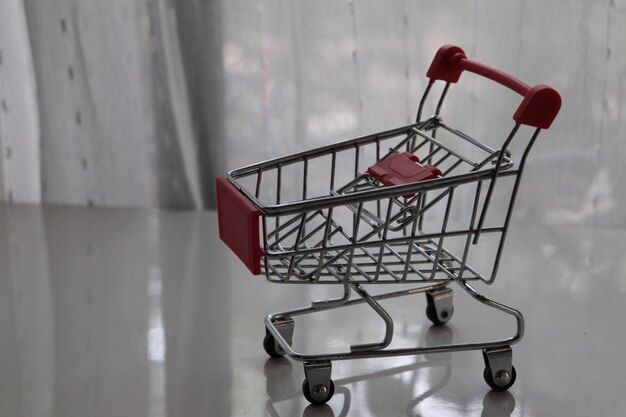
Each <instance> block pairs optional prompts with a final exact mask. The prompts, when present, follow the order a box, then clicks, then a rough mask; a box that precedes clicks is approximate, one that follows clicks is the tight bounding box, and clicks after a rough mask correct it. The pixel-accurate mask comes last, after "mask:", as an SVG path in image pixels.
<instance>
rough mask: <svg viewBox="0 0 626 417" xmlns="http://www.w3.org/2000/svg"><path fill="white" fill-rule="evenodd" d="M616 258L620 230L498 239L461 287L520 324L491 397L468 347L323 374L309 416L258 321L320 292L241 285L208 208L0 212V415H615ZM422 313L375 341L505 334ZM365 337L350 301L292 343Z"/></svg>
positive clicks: (618, 377) (462, 305)
mask: <svg viewBox="0 0 626 417" xmlns="http://www.w3.org/2000/svg"><path fill="white" fill-rule="evenodd" d="M625 246H626V233H625V232H624V231H621V230H604V231H599V230H581V229H567V228H558V227H554V228H547V227H541V228H540V227H534V226H525V225H521V224H514V225H513V226H512V229H511V233H510V238H509V240H508V242H507V248H506V249H507V250H506V252H505V255H504V258H503V264H502V270H501V273H500V275H499V277H498V279H497V281H496V282H495V283H494V285H492V286H491V287H485V286H478V285H477V286H478V287H479V289H480V290H481V291H483V292H485V293H486V294H487V295H489V296H492V297H493V298H495V299H497V300H500V301H502V302H505V303H507V304H510V305H512V306H515V307H517V308H519V309H520V310H521V311H522V312H523V313H524V314H525V316H526V320H527V327H526V335H525V337H524V339H523V340H522V341H521V342H520V343H519V344H517V345H515V346H514V348H513V352H514V353H513V355H514V356H513V361H514V365H515V367H516V368H517V370H518V378H517V382H516V383H515V385H514V386H513V387H512V388H511V390H510V391H509V392H508V393H493V392H490V391H489V389H488V387H487V385H486V384H485V383H484V382H483V378H482V371H483V364H482V357H481V353H480V352H479V351H472V352H460V353H452V354H437V355H430V356H417V357H397V358H388V359H369V360H354V361H346V362H335V363H334V364H333V380H334V381H335V384H336V392H335V396H334V397H333V398H332V400H331V401H330V402H329V403H328V404H327V405H325V406H321V407H313V406H308V403H307V402H306V400H305V399H304V398H303V397H302V395H301V391H300V385H301V383H302V380H303V369H302V366H301V364H300V363H298V362H291V361H288V360H287V359H279V360H276V359H268V358H267V356H266V354H265V352H264V351H263V348H262V346H261V341H262V338H263V336H264V329H263V318H264V316H265V314H267V313H269V312H275V311H280V310H284V309H288V308H292V307H297V306H301V305H307V304H308V303H309V302H310V301H311V300H312V299H318V298H323V297H327V296H334V295H338V294H337V293H338V292H339V288H338V287H331V288H326V287H321V286H283V285H274V284H270V283H268V282H267V281H265V280H264V279H263V278H261V277H252V276H250V275H249V273H248V272H247V270H246V269H245V268H244V267H243V266H242V265H241V264H240V263H239V262H238V260H237V259H236V258H235V256H234V255H232V254H230V252H229V251H228V250H227V248H226V247H225V246H223V245H222V244H221V243H220V242H219V241H218V239H217V225H216V216H215V213H212V212H209V213H191V212H157V211H142V210H123V209H108V210H106V209H77V208H61V207H48V208H45V209H41V208H38V207H34V206H0V265H1V270H0V353H1V354H0V415H2V416H12V417H20V416H28V417H32V416H63V417H67V416H107V417H108V416H151V417H152V416H170V417H173V416H244V415H248V416H260V415H269V416H290V417H291V416H300V415H303V416H337V417H339V416H414V415H415V416H417V415H422V416H426V415H428V416H459V415H463V416H478V415H481V416H509V415H510V416H553V417H557V416H623V415H625V414H626V396H625V395H624V393H625V392H626V381H625V378H624V375H626V361H624V360H623V352H624V348H625V347H626V319H625V318H626V251H625V250H624V249H623V248H624V247H625ZM385 288H388V287H385ZM453 288H454V287H453ZM370 289H372V290H378V288H374V287H370ZM374 292H376V291H374ZM425 304H426V303H425V299H424V297H423V296H422V295H418V296H413V297H405V298H404V299H399V300H394V301H389V302H385V303H384V306H385V307H388V308H389V311H390V313H391V314H392V315H393V316H394V319H395V320H396V333H395V339H394V342H393V346H398V347H399V346H411V345H414V344H420V343H426V344H431V343H442V342H443V343H449V342H461V341H472V340H482V339H490V338H496V337H503V336H507V335H509V334H510V333H511V332H512V331H513V324H514V323H513V320H512V319H509V318H507V317H501V316H500V315H498V314H497V313H496V314H494V313H493V312H492V310H488V309H486V308H484V307H481V306H480V305H478V304H477V303H476V302H475V301H474V300H472V299H470V298H469V297H468V296H467V295H466V294H463V291H462V290H461V289H460V288H456V291H455V315H454V317H453V319H452V320H451V322H450V323H449V325H448V326H447V327H443V328H435V327H431V326H429V325H428V324H429V322H428V321H427V320H426V319H425V317H424V307H425ZM382 330H383V329H382V326H381V323H379V321H378V319H377V318H376V316H375V315H374V313H372V312H371V311H369V310H368V309H366V308H365V307H363V306H358V307H354V308H349V309H343V310H336V311H333V312H327V313H319V314H317V315H314V316H310V317H306V318H302V319H297V321H296V331H295V339H294V346H295V347H296V348H298V349H301V350H303V351H307V352H316V351H322V350H325V349H327V350H333V351H337V350H341V349H345V348H346V347H347V345H348V344H350V343H355V342H356V343H358V342H366V341H372V340H376V339H378V338H379V337H381V336H382Z"/></svg>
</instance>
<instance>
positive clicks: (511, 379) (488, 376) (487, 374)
mask: <svg viewBox="0 0 626 417" xmlns="http://www.w3.org/2000/svg"><path fill="white" fill-rule="evenodd" d="M483 377H484V378H485V382H486V383H487V385H489V387H490V388H491V389H492V390H494V391H506V390H508V389H509V388H511V387H512V386H513V384H514V383H515V378H517V372H516V371H515V367H514V366H511V375H510V376H509V375H507V372H506V371H499V372H497V373H496V379H498V378H501V379H502V380H501V381H499V382H500V384H496V381H494V379H493V375H492V373H491V368H490V367H486V368H485V371H484V372H483ZM507 379H508V382H506V383H505V381H506V380H507Z"/></svg>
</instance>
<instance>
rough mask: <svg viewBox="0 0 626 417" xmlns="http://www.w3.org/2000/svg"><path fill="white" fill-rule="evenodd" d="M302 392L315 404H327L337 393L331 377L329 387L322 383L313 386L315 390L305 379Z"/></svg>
mask: <svg viewBox="0 0 626 417" xmlns="http://www.w3.org/2000/svg"><path fill="white" fill-rule="evenodd" d="M302 393H303V394H304V397H305V398H306V399H307V401H308V402H310V403H311V404H313V405H322V404H326V403H327V402H328V401H329V400H330V399H331V398H332V397H333V394H334V393H335V383H334V382H333V380H332V379H331V380H330V383H329V384H328V387H327V386H324V385H321V384H320V385H317V386H315V387H313V390H311V389H310V387H309V381H308V380H307V379H305V380H304V382H303V383H302Z"/></svg>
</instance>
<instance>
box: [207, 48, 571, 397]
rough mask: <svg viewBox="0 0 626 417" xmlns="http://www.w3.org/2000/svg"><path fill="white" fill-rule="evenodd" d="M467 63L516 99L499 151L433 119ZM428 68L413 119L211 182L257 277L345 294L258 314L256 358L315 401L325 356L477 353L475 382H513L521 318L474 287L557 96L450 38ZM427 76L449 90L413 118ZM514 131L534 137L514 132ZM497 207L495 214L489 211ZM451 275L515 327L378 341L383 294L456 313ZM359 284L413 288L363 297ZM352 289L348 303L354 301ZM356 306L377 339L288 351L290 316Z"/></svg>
mask: <svg viewBox="0 0 626 417" xmlns="http://www.w3.org/2000/svg"><path fill="white" fill-rule="evenodd" d="M464 71H465V72H472V73H475V74H478V75H482V76H484V77H486V78H488V79H491V80H493V81H495V82H497V83H499V84H502V85H504V86H506V87H508V88H510V89H511V90H513V91H515V92H517V93H519V94H520V95H522V96H523V99H522V101H521V104H519V106H518V107H517V110H516V111H515V113H514V115H513V120H514V122H515V123H514V124H513V128H512V130H511V131H510V133H509V134H508V136H506V138H505V139H504V141H503V143H502V145H501V146H499V147H496V148H495V149H494V148H492V147H490V146H488V145H487V144H486V143H485V142H484V141H479V140H477V139H475V138H474V137H472V136H470V135H468V134H467V133H465V132H463V131H461V130H458V129H456V128H455V127H453V126H451V125H450V124H448V122H447V121H444V120H443V118H442V117H441V108H442V105H443V102H444V99H445V98H446V95H447V93H448V89H449V87H450V85H451V84H453V83H456V82H457V81H458V80H459V78H460V76H461V74H462V73H463V72H464ZM426 75H427V77H428V78H429V84H428V86H427V88H426V90H425V92H424V94H423V96H422V99H421V101H420V105H419V110H418V112H417V118H416V122H415V123H413V124H410V125H407V126H402V127H399V128H396V129H392V130H388V131H385V132H380V133H375V134H371V135H367V136H363V137H359V138H356V139H351V140H346V141H343V142H339V143H337V144H334V145H329V146H324V147H320V148H317V149H313V150H310V151H306V152H300V153H296V154H293V155H290V156H286V157H282V158H277V159H272V160H269V161H265V162H260V163H257V164H254V165H249V166H246V167H244V168H240V169H236V170H234V171H231V172H230V173H229V174H228V175H227V176H226V177H225V178H222V177H220V178H218V179H217V206H218V219H219V233H220V238H221V239H222V240H223V241H224V242H225V243H226V244H227V245H228V246H229V247H230V248H231V249H232V251H233V252H234V253H235V254H236V255H237V256H238V257H239V258H240V259H241V261H242V262H243V263H244V264H245V265H246V266H247V267H248V268H249V269H250V271H251V272H252V273H253V274H261V273H263V274H265V277H266V278H267V279H268V280H269V281H270V282H273V283H294V284H339V285H342V286H343V296H342V297H339V298H335V299H329V300H325V301H314V302H313V303H312V304H311V306H310V307H305V308H300V309H296V310H291V311H286V312H282V313H276V314H270V315H268V316H267V317H266V319H265V328H266V336H265V339H264V342H263V346H264V348H265V350H266V352H267V353H268V354H269V355H270V356H272V357H278V356H282V355H284V354H287V355H288V356H289V357H291V358H292V359H295V360H298V361H302V362H303V363H304V371H305V380H304V383H303V386H302V391H303V394H304V396H305V397H306V398H307V400H309V401H310V402H311V403H313V404H323V403H325V402H327V401H328V400H329V399H330V398H331V397H332V395H333V392H334V384H333V382H332V380H331V362H332V361H334V360H346V359H356V358H369V357H387V356H399V355H416V354H427V353H433V352H451V351H462V350H478V349H480V350H482V352H483V358H484V361H485V369H484V373H483V376H484V378H485V381H486V382H487V384H488V385H489V386H490V387H491V388H492V389H494V390H498V391H503V390H506V389H508V388H509V387H511V386H512V385H513V383H514V382H515V378H516V371H515V368H514V367H513V366H512V350H511V345H513V344H514V343H516V342H518V341H519V340H520V339H521V338H522V335H523V333H524V318H523V316H522V314H521V313H520V312H519V311H517V310H515V309H513V308H511V307H508V306H506V305H504V304H501V303H498V302H496V301H493V300H491V299H489V298H487V297H485V296H484V295H481V294H479V293H478V292H477V291H476V290H475V289H474V287H473V284H470V283H471V282H473V281H482V282H484V283H486V284H491V283H493V282H494V280H495V278H496V273H497V271H498V266H499V263H500V258H501V255H502V251H503V247H504V242H505V238H506V234H507V230H508V227H509V223H510V220H511V215H512V213H513V206H514V203H515V198H516V195H517V191H518V188H519V184H520V181H521V178H522V173H523V170H524V165H525V163H526V159H527V157H528V154H529V152H530V149H531V148H532V146H533V144H534V143H535V140H536V139H537V136H538V135H539V132H540V131H541V129H546V128H548V127H549V126H550V125H551V123H552V121H553V120H554V118H555V117H556V115H557V113H558V111H559V109H560V106H561V98H560V96H559V94H558V93H557V92H556V91H555V90H554V89H552V88H550V87H548V86H546V85H537V86H535V87H532V88H531V87H529V86H528V85H526V84H525V83H523V82H522V81H520V80H518V79H516V78H514V77H512V76H510V75H507V74H505V73H503V72H501V71H499V70H496V69H494V68H491V67H489V66H486V65H483V64H481V63H478V62H476V61H473V60H470V59H468V58H467V56H466V55H465V53H464V52H463V50H462V49H461V48H459V47H457V46H453V45H446V46H443V47H441V48H440V49H439V50H438V51H437V53H436V55H435V57H434V60H433V61H432V63H431V65H430V67H429V69H428V72H427V74H426ZM436 81H443V82H445V84H444V85H443V88H441V93H440V94H439V98H438V101H433V106H434V104H435V103H436V106H434V107H435V109H436V110H435V114H434V116H432V117H429V118H426V119H422V117H421V116H422V111H423V109H424V106H425V103H427V102H430V101H429V100H428V96H429V93H430V92H431V90H433V91H434V89H433V85H434V84H435V82H436ZM523 125H525V126H530V127H531V129H530V131H529V132H528V134H527V135H517V134H518V132H521V131H522V130H524V129H522V126H523ZM532 128H534V129H532ZM516 136H525V137H526V141H527V142H526V145H525V147H523V150H522V151H521V152H520V153H521V158H520V159H519V162H514V155H512V153H511V152H510V151H509V149H510V147H509V145H510V144H511V141H512V140H513V138H514V137H516ZM346 168H348V169H347V170H348V171H349V175H346ZM294 189H295V190H297V194H294V193H293V192H291V191H292V190H294ZM455 197H456V198H455ZM496 203H499V204H500V205H502V204H504V207H505V208H504V209H501V210H496V208H497V207H494V208H492V209H491V210H489V208H490V205H494V206H496V205H498V204H496ZM483 246H484V247H485V248H486V249H487V250H488V253H489V256H488V257H487V258H488V259H489V261H490V263H488V265H489V266H488V267H485V266H484V265H483V264H484V263H485V262H484V260H485V256H483V255H480V257H478V258H476V256H475V255H474V253H475V250H477V249H476V248H481V247H483ZM481 253H483V254H484V250H483V251H482V252H481ZM473 259H478V260H479V261H480V262H478V265H475V264H473ZM470 260H471V261H472V262H470ZM485 271H486V272H485ZM453 282H454V283H456V284H458V285H459V286H460V287H461V288H463V289H464V290H465V291H467V292H468V293H469V294H470V295H471V296H472V297H473V298H475V299H476V300H478V301H479V302H481V303H482V304H485V305H487V306H489V307H492V308H494V309H496V310H500V311H502V312H504V313H506V314H509V315H512V316H513V317H515V319H516V321H517V330H516V332H515V335H513V336H512V337H510V338H507V339H503V340H496V341H486V342H482V343H457V344H447V345H441V346H421V347H415V348H399V349H398V348H388V346H389V345H390V343H391V341H392V338H393V320H392V318H391V317H390V315H389V314H388V313H387V311H386V310H385V309H384V308H383V307H382V306H381V304H380V301H381V300H385V299H388V298H394V297H399V296H404V295H410V294H416V293H425V294H426V299H427V308H426V316H427V317H428V318H429V319H430V320H431V321H432V323H433V324H434V325H443V324H445V323H446V322H447V321H448V320H450V318H451V316H452V314H453V311H454V309H453V303H452V301H453V294H452V289H451V288H450V287H449V285H450V284H451V283H453ZM367 284H421V285H420V286H417V287H414V288H411V289H403V290H399V291H394V292H388V293H384V294H378V295H371V294H369V293H368V292H367V291H366V290H365V286H366V285H367ZM352 292H354V293H356V295H357V297H355V298H351V294H352ZM359 303H367V304H368V305H369V306H370V307H371V308H372V309H373V310H374V311H375V312H376V313H377V314H378V315H379V316H380V317H381V318H382V320H383V322H384V324H385V334H384V338H383V340H382V341H380V342H375V343H366V344H356V345H352V346H351V347H350V350H349V351H346V352H340V353H326V354H304V353H300V352H297V351H295V350H294V349H293V347H292V340H293V338H292V336H293V332H294V319H293V317H294V316H298V315H302V314H307V313H312V312H318V311H324V310H329V309H334V308H338V307H345V306H351V305H355V304H359Z"/></svg>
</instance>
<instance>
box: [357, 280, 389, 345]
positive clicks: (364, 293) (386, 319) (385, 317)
mask: <svg viewBox="0 0 626 417" xmlns="http://www.w3.org/2000/svg"><path fill="white" fill-rule="evenodd" d="M352 288H353V289H354V291H355V292H356V293H357V294H359V296H360V297H361V298H362V299H363V300H365V302H366V303H367V304H369V305H370V307H372V308H373V309H374V311H376V313H378V315H379V316H380V317H381V318H382V319H383V321H384V322H385V338H384V339H383V341H382V342H379V343H364V344H360V345H352V346H350V351H351V352H362V351H368V350H379V349H384V348H386V347H387V346H389V344H390V343H391V339H393V319H392V318H391V316H390V315H389V313H387V311H386V310H385V309H384V308H383V307H382V306H381V305H380V304H379V303H378V302H377V301H376V300H375V299H374V298H373V297H372V296H371V295H369V294H368V293H367V291H365V290H364V289H363V287H361V286H360V285H359V284H352Z"/></svg>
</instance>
